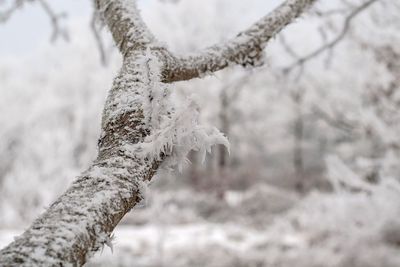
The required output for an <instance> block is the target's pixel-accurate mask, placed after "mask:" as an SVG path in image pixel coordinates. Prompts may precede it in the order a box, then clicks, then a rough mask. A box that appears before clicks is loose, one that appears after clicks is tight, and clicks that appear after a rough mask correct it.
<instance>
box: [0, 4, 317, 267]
mask: <svg viewBox="0 0 400 267" xmlns="http://www.w3.org/2000/svg"><path fill="white" fill-rule="evenodd" d="M314 1H315V0H297V1H295V0H288V1H286V2H285V4H283V5H282V6H281V7H279V8H278V9H277V10H276V11H274V12H273V13H272V14H271V15H269V16H267V17H266V18H264V19H263V20H261V21H260V22H259V23H257V24H255V25H254V26H253V27H252V28H250V29H249V30H248V31H246V32H244V33H242V34H241V35H239V37H237V38H236V39H235V40H233V41H232V42H231V43H229V44H227V45H222V46H215V47H214V48H211V49H210V50H209V51H208V52H205V53H206V55H207V56H206V57H203V56H198V57H194V58H186V59H179V60H178V59H174V60H173V61H171V58H173V57H172V56H171V55H170V53H169V52H168V51H167V50H166V49H165V48H161V47H159V46H158V44H157V43H156V41H155V38H154V37H153V35H152V34H151V33H150V32H149V30H148V29H147V28H146V26H145V25H144V23H143V22H142V20H141V18H140V16H139V13H138V11H137V9H136V5H135V1H133V0H129V1H128V0H127V1H124V0H96V6H97V8H98V10H99V13H100V14H102V15H103V17H104V19H105V22H106V24H107V25H108V27H109V29H110V31H111V33H112V35H113V38H114V40H115V42H116V43H117V44H118V46H119V48H120V50H121V53H122V54H123V56H124V62H123V65H122V68H121V70H120V73H119V75H118V76H117V77H116V78H115V80H114V84H113V87H112V89H111V91H110V93H109V96H108V98H107V101H106V104H105V107H104V112H103V118H102V134H101V137H100V140H99V148H98V150H99V151H98V157H97V159H96V160H95V161H94V163H93V164H92V166H91V167H89V169H88V170H87V171H86V172H84V173H83V174H82V175H81V176H80V177H78V178H77V180H76V181H75V182H74V183H73V184H72V185H71V187H70V188H69V189H68V190H67V191H66V192H65V193H64V194H63V195H62V196H61V197H59V198H58V200H56V201H55V203H54V204H52V205H51V206H50V208H48V209H47V211H46V212H45V213H44V214H42V215H41V216H40V217H39V218H38V219H37V220H36V221H35V222H34V223H33V224H32V225H31V226H30V227H29V228H28V230H26V231H25V232H24V233H23V234H22V235H21V236H20V237H18V238H17V239H16V240H15V241H14V242H12V243H11V244H9V245H8V246H7V247H6V248H4V249H3V250H1V251H0V266H80V265H82V264H84V263H85V262H86V261H87V259H88V257H90V256H91V255H92V254H93V253H94V252H95V251H97V250H98V249H99V248H100V247H102V246H103V244H110V235H111V232H112V231H113V229H114V228H115V227H116V226H117V224H118V222H119V221H120V220H121V218H122V217H123V216H124V215H125V214H126V213H127V212H128V211H129V210H130V209H132V208H133V207H134V206H135V205H136V204H137V203H138V202H139V201H140V200H141V199H142V198H143V196H142V192H141V188H142V187H143V184H145V183H146V181H148V180H150V179H151V178H152V176H153V175H154V173H155V172H156V170H157V169H158V166H159V165H160V163H161V162H162V161H163V160H164V158H165V155H163V154H162V153H161V154H162V155H160V157H157V158H156V159H153V160H150V159H148V158H143V157H142V156H138V155H137V154H135V152H136V150H134V149H132V148H133V147H134V145H135V144H138V143H140V142H143V140H144V138H145V137H146V136H148V135H149V134H150V129H149V128H150V126H149V125H148V118H145V114H144V109H145V107H147V106H146V105H148V104H146V103H147V102H151V97H150V95H151V90H152V89H153V88H152V86H154V84H156V83H157V82H159V81H158V79H160V77H159V76H157V75H156V76H155V75H154V73H153V74H151V69H150V68H151V66H150V64H149V61H150V58H152V60H153V59H154V58H157V57H158V59H159V60H158V62H157V63H159V62H165V61H167V63H168V64H167V63H165V65H166V66H167V71H166V72H165V73H167V74H168V73H169V80H168V79H167V81H172V80H178V78H180V79H189V78H191V77H197V76H199V75H200V74H201V73H205V72H207V71H216V70H218V69H221V68H223V67H224V66H226V65H228V63H230V62H235V63H239V64H244V65H245V64H248V63H251V60H250V61H249V60H247V59H246V58H247V57H249V58H253V59H258V58H259V57H260V53H261V50H262V48H263V47H264V46H265V43H266V42H267V41H268V40H269V39H270V38H271V37H272V36H274V35H275V34H276V33H277V32H278V31H280V30H281V29H282V28H283V27H284V26H285V25H286V24H287V23H289V22H290V21H291V20H293V19H294V18H295V17H297V16H299V15H300V13H301V12H302V10H304V9H305V8H306V6H308V5H309V4H310V3H312V2H314ZM263 27H266V29H263ZM246 53H247V54H246ZM213 56H216V57H217V59H218V60H220V61H218V62H214V61H213V60H212V58H211V59H210V57H213ZM163 60H164V61H163ZM173 62H175V63H174V64H178V65H177V66H173V65H171V64H173ZM224 62H225V63H224ZM192 63H193V64H194V65H193V66H191V65H190V64H192ZM204 64H205V65H204ZM205 66H207V68H206V69H203V68H204V67H205ZM196 68H198V69H196ZM179 71H181V72H182V73H179ZM158 74H159V73H158ZM157 77H158V78H157ZM152 79H157V81H153V80H152Z"/></svg>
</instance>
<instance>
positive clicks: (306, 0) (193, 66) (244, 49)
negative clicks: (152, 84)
mask: <svg viewBox="0 0 400 267" xmlns="http://www.w3.org/2000/svg"><path fill="white" fill-rule="evenodd" d="M315 1H316V0H287V1H285V2H284V3H283V4H282V5H280V6H279V7H278V8H276V9H275V10H274V11H272V12H271V13H270V14H268V15H267V16H265V17H263V18H262V19H260V20H259V21H258V22H256V23H255V24H253V25H252V26H251V27H250V28H248V29H247V30H245V31H243V32H241V33H239V34H238V35H237V36H236V37H235V38H233V39H232V40H230V41H229V42H227V43H224V44H217V45H214V46H212V47H210V48H207V49H206V50H205V51H202V52H200V53H198V54H196V55H193V56H187V57H169V58H167V60H166V61H167V64H166V67H165V70H164V73H163V76H164V81H166V82H173V81H180V80H189V79H192V78H196V77H200V76H203V75H205V74H207V73H210V72H215V71H218V70H221V69H223V68H225V67H227V66H228V65H230V64H240V65H243V66H256V65H260V64H261V63H262V62H261V61H262V57H263V49H264V48H265V46H266V44H267V43H268V41H269V40H271V38H273V37H274V36H275V35H276V34H277V33H279V32H280V31H281V30H282V29H284V28H285V27H286V25H288V24H289V23H290V22H292V21H293V20H294V19H296V18H297V17H299V16H300V15H301V14H302V13H303V12H304V11H305V10H306V9H307V8H308V7H309V6H310V5H312V4H313V3H314V2H315Z"/></svg>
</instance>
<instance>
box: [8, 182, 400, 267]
mask: <svg viewBox="0 0 400 267" xmlns="http://www.w3.org/2000/svg"><path fill="white" fill-rule="evenodd" d="M260 193H261V194H262V195H264V198H262V199H261V196H260ZM275 193H276V192H275V191H274V190H271V189H270V188H268V187H266V188H264V189H263V187H260V186H259V187H257V189H253V192H247V193H246V194H244V195H243V196H241V198H242V199H241V201H240V203H238V202H237V200H236V201H232V202H231V203H230V204H229V203H228V204H229V205H227V206H221V209H219V210H214V213H215V214H224V213H227V214H229V213H230V214H231V215H230V217H227V215H226V214H225V215H224V216H211V215H212V214H213V213H205V214H208V215H207V216H209V217H208V218H207V220H206V219H205V217H203V218H202V217H201V216H200V215H201V212H200V213H197V214H196V210H192V212H188V210H186V209H187V208H186V207H185V206H183V204H182V203H181V201H185V202H189V203H188V205H189V206H191V207H195V206H197V205H199V203H200V204H201V206H204V205H206V202H204V200H203V199H202V198H201V197H194V196H193V197H192V198H188V197H187V196H186V194H185V193H181V194H178V195H181V196H180V197H181V198H182V200H180V199H179V197H177V195H176V196H175V199H174V203H175V204H174V205H176V206H177V207H179V208H178V209H170V208H169V209H168V208H167V207H166V206H159V204H157V201H154V200H153V202H151V203H152V204H149V205H150V206H149V207H148V208H147V209H143V210H140V209H139V210H136V211H134V212H133V213H132V214H131V216H132V215H134V217H141V220H140V222H141V223H143V224H142V225H139V224H137V223H138V222H139V221H136V225H132V224H131V225H121V226H119V227H117V229H116V231H115V232H114V239H113V242H112V243H113V249H112V250H113V251H112V250H111V248H109V247H104V249H103V251H101V252H99V253H98V254H97V255H96V256H95V257H94V258H93V259H92V260H91V261H90V262H89V263H88V264H87V266H132V265H133V264H134V266H139V267H150V266H182V267H183V266H211V267H225V266H226V267H228V266H230V267H252V266H260V267H261V266H282V267H284V266H296V267H398V266H400V253H399V250H400V220H399V219H398V214H399V212H400V187H399V186H398V185H397V184H392V183H390V182H388V183H382V184H380V185H376V186H373V187H370V188H368V190H367V191H366V192H358V193H354V192H346V191H341V192H336V193H320V192H311V193H310V194H308V195H307V196H305V197H304V198H302V199H298V200H297V201H295V203H293V205H292V207H289V208H285V209H282V210H281V211H280V212H277V211H276V212H275V213H271V210H267V209H268V208H271V207H274V208H276V207H277V206H279V205H277V204H276V203H275V205H272V206H271V203H270V205H269V206H268V205H265V204H268V202H272V201H278V199H277V198H276V197H273V196H274V194H275ZM275 195H276V196H277V194H275ZM279 195H283V196H285V194H284V192H280V194H279ZM231 197H232V196H231ZM289 198H290V199H292V196H290V197H289ZM268 199H269V200H268ZM166 200H168V199H166V196H164V197H163V200H162V202H164V203H167V202H171V201H172V200H171V199H169V200H168V201H166ZM283 200H284V198H281V199H280V200H279V201H283ZM248 202H252V203H253V204H254V205H253V206H251V205H249V203H248ZM196 203H197V204H196ZM168 205H169V206H171V204H168ZM232 205H233V209H229V207H231V208H232ZM153 206H158V207H156V208H152V207H153ZM284 206H285V207H288V205H287V204H285V205H284ZM245 209H247V210H248V211H247V213H246V212H243V210H245ZM171 210H175V211H176V210H178V211H180V212H181V213H187V214H191V215H192V216H191V220H188V219H187V217H185V218H186V219H185V220H183V217H177V216H176V214H178V213H175V212H171ZM235 210H236V212H235ZM265 210H267V212H266V213H265V214H270V215H271V216H272V217H268V216H264V215H263V214H264V213H263V211H265ZM157 211H158V212H159V213H160V214H159V216H158V218H157V214H156V212H157ZM141 213H146V214H147V215H146V216H147V217H146V216H144V215H143V214H141ZM210 214H211V215H210ZM257 214H258V215H261V216H256V215H257ZM161 215H163V216H164V217H162V216H161ZM203 215H204V214H203ZM262 217H265V221H264V224H262V222H261V219H262ZM229 218H230V219H229ZM238 218H242V220H238ZM166 219H168V220H166ZM212 221H213V222H212ZM127 222H130V223H133V222H134V221H130V220H127V221H125V223H127ZM19 232H20V231H18V230H1V231H0V247H2V246H4V245H6V244H7V243H9V242H10V241H11V240H12V238H13V236H14V235H15V234H18V233H19Z"/></svg>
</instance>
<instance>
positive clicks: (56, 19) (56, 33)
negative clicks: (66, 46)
mask: <svg viewBox="0 0 400 267" xmlns="http://www.w3.org/2000/svg"><path fill="white" fill-rule="evenodd" d="M37 1H39V4H40V5H41V6H42V8H43V10H44V11H45V12H46V14H47V15H48V16H49V18H50V21H51V25H52V28H53V32H52V34H51V38H50V40H51V41H52V42H54V41H55V40H57V38H58V37H62V38H63V39H64V40H65V41H68V40H69V35H68V31H67V30H66V29H65V28H64V27H62V26H61V25H60V20H62V19H64V18H65V17H66V14H65V13H59V14H57V13H56V12H55V11H54V10H53V9H52V8H51V6H50V5H49V3H47V1H46V0H37Z"/></svg>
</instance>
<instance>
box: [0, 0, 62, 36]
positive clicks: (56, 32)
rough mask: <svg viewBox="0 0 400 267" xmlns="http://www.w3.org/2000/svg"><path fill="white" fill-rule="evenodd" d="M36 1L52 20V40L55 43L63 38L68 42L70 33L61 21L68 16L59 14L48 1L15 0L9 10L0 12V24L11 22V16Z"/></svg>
mask: <svg viewBox="0 0 400 267" xmlns="http://www.w3.org/2000/svg"><path fill="white" fill-rule="evenodd" d="M36 1H37V2H39V4H40V5H41V7H42V8H43V10H44V11H45V13H46V15H47V16H49V18H50V21H51V26H52V28H53V31H52V34H51V37H50V40H51V41H52V42H54V41H55V40H56V39H57V38H59V37H62V38H63V39H64V40H65V41H68V40H69V35H68V31H67V30H66V29H65V28H64V27H62V26H61V25H60V20H62V19H64V18H65V17H66V14H65V13H59V14H57V13H56V12H55V11H54V10H53V9H52V8H51V6H50V5H49V3H48V2H47V1H46V0H15V1H13V2H12V4H11V6H10V7H9V8H8V9H6V10H5V11H0V23H4V22H6V21H7V20H9V19H10V18H11V16H12V15H13V14H14V13H15V12H16V11H17V10H18V9H19V8H21V7H22V6H23V5H24V4H25V3H28V2H29V3H36Z"/></svg>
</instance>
